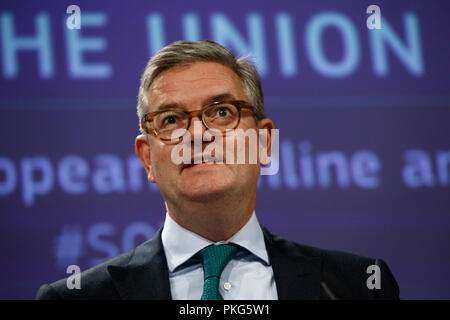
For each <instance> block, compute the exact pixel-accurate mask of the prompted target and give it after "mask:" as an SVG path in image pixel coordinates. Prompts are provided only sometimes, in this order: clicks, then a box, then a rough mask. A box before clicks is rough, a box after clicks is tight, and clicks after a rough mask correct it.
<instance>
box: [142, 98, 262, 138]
mask: <svg viewBox="0 0 450 320" xmlns="http://www.w3.org/2000/svg"><path fill="white" fill-rule="evenodd" d="M242 109H248V110H250V111H252V112H253V113H255V112H256V109H255V107H253V106H251V105H250V104H248V102H245V101H241V100H232V101H222V102H214V103H211V104H209V105H207V106H205V107H203V108H202V109H200V110H195V111H191V112H188V111H184V110H181V109H165V110H160V111H155V112H149V113H146V114H145V115H144V116H143V117H142V122H141V127H142V130H144V131H145V132H146V133H148V134H150V133H151V132H153V133H154V134H155V136H156V137H158V138H159V139H161V140H176V139H179V138H181V137H182V136H183V135H184V134H185V133H186V132H187V131H188V128H189V126H190V124H191V119H192V118H193V117H200V116H201V119H202V123H203V125H204V126H205V127H206V128H208V129H217V130H220V131H221V132H226V131H227V130H233V129H236V128H237V126H238V125H239V122H240V120H241V113H242ZM179 129H181V130H179ZM175 130H178V131H177V132H176V135H174V136H173V134H175Z"/></svg>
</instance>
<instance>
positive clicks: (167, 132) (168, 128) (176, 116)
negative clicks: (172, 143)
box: [153, 110, 188, 139]
mask: <svg viewBox="0 0 450 320" xmlns="http://www.w3.org/2000/svg"><path fill="white" fill-rule="evenodd" d="M153 125H154V127H155V130H156V132H157V133H158V135H159V136H160V137H161V138H163V139H170V138H175V139H176V138H179V137H181V136H182V130H178V129H187V125H188V118H187V116H186V114H185V113H183V112H179V111H171V110H168V111H164V112H161V113H160V114H158V115H157V116H156V117H155V119H154V120H153ZM175 130H178V131H177V133H178V132H179V135H178V137H172V133H173V132H174V131H175Z"/></svg>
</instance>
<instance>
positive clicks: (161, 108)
mask: <svg viewBox="0 0 450 320" xmlns="http://www.w3.org/2000/svg"><path fill="white" fill-rule="evenodd" d="M167 109H181V108H180V105H179V104H178V103H166V104H162V105H160V106H159V107H158V108H156V110H155V111H164V110H167Z"/></svg>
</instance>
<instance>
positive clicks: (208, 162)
mask: <svg viewBox="0 0 450 320" xmlns="http://www.w3.org/2000/svg"><path fill="white" fill-rule="evenodd" d="M214 163H215V161H214V159H206V160H202V162H200V163H194V161H192V163H188V164H185V165H183V169H189V168H192V167H195V166H198V165H201V164H214Z"/></svg>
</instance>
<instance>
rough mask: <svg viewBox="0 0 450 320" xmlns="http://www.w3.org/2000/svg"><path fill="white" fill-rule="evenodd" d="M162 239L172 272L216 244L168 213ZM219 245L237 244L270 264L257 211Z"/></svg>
mask: <svg viewBox="0 0 450 320" xmlns="http://www.w3.org/2000/svg"><path fill="white" fill-rule="evenodd" d="M161 239H162V243H163V247H164V252H165V254H166V259H167V266H168V268H169V271H170V272H173V271H174V270H175V269H176V268H177V267H178V266H180V265H181V264H183V263H184V262H186V261H187V260H189V259H190V258H191V257H192V256H194V255H195V254H196V253H197V252H198V251H200V250H201V249H203V248H204V247H206V246H209V245H211V244H214V242H212V241H210V240H208V239H205V238H203V237H202V236H200V235H198V234H196V233H194V232H192V231H189V230H187V229H186V228H184V227H182V226H180V225H179V224H178V223H176V222H175V220H173V219H172V218H171V217H170V215H169V214H168V213H166V219H165V221H164V228H163V230H162V235H161ZM218 243H234V244H237V245H239V246H241V247H243V248H245V249H247V250H248V251H249V252H251V253H252V254H254V255H255V256H257V257H258V258H260V259H261V260H263V261H264V262H265V263H266V264H269V256H268V254H267V250H266V245H265V242H264V235H263V233H262V230H261V227H260V226H259V222H258V219H257V218H256V214H255V211H253V213H252V216H251V217H250V219H249V220H248V221H247V223H246V224H245V225H244V226H243V227H242V228H241V229H240V230H239V231H238V232H236V233H235V234H234V235H233V236H232V237H231V238H230V239H228V240H226V241H220V242H218Z"/></svg>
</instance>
